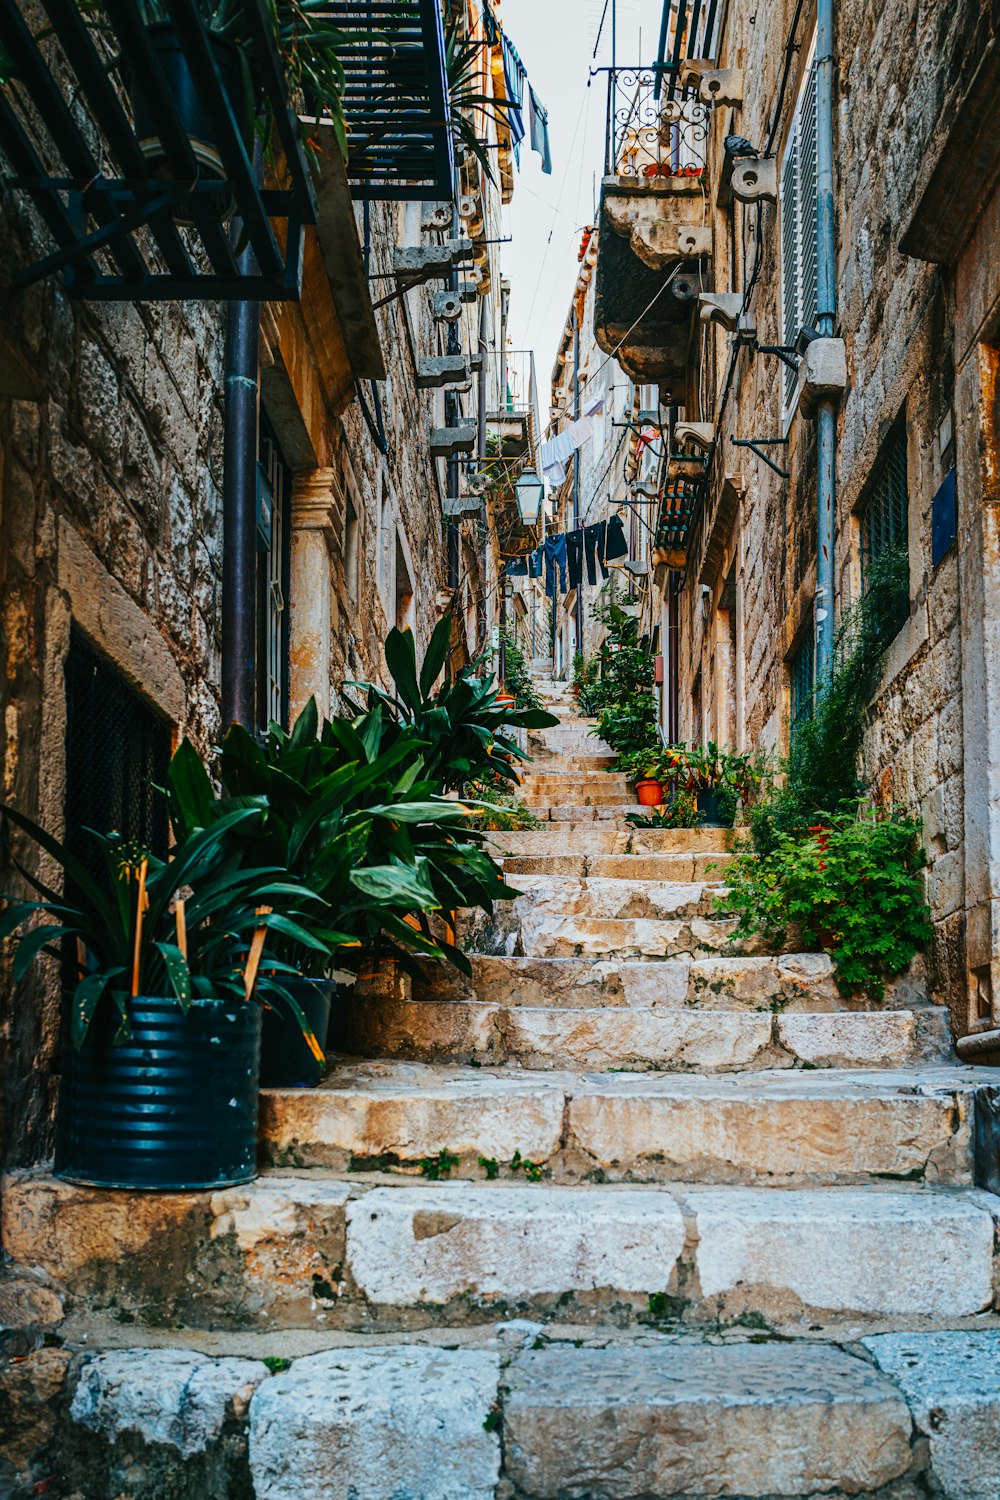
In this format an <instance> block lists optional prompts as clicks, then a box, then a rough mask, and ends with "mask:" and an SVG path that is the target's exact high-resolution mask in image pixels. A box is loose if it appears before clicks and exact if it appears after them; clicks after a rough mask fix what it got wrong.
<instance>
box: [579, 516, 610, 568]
mask: <svg viewBox="0 0 1000 1500" xmlns="http://www.w3.org/2000/svg"><path fill="white" fill-rule="evenodd" d="M607 530H608V523H607V522H606V521H598V522H597V524H596V525H594V526H585V527H584V528H583V547H584V553H585V555H586V559H587V582H588V583H589V584H596V582H597V565H598V563H600V565H601V573H602V575H603V576H604V577H605V578H607V577H608V576H609V574H608V568H607V564H606V563H605V561H604V545H605V541H606V538H607Z"/></svg>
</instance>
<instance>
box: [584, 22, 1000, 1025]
mask: <svg viewBox="0 0 1000 1500" xmlns="http://www.w3.org/2000/svg"><path fill="white" fill-rule="evenodd" d="M821 9H822V7H821ZM996 24H997V23H996V16H995V13H994V12H991V10H990V7H989V6H987V5H983V4H978V3H976V0H970V3H963V4H961V5H958V6H954V7H946V6H942V5H931V6H929V7H927V6H922V7H917V6H915V5H913V4H910V3H909V0H898V3H892V4H889V5H884V6H877V7H872V6H869V5H864V4H856V3H851V0H847V3H845V4H843V5H838V6H837V7H835V19H834V24H833V29H832V33H831V34H830V37H829V45H827V42H826V39H825V38H824V36H821V37H820V39H819V44H817V17H816V14H815V8H814V7H811V6H809V5H806V6H802V5H799V4H795V3H792V0H787V3H786V0H775V3H769V4H766V5H764V6H760V5H753V6H749V5H741V4H737V5H734V6H732V7H730V8H729V10H728V13H727V15H726V18H725V24H724V26H723V28H722V31H721V35H719V34H717V35H716V36H715V37H714V38H712V39H710V41H709V46H710V52H708V53H705V54H703V53H701V52H699V51H698V49H697V47H695V46H694V45H693V39H690V38H689V39H687V40H688V43H689V44H690V45H689V46H688V47H687V49H686V55H687V56H688V57H691V58H693V59H694V66H693V67H689V68H688V69H687V70H686V72H685V71H683V70H682V72H681V74H680V77H679V79H678V83H679V84H680V85H681V87H680V88H679V91H678V95H677V101H678V102H677V103H676V104H674V105H673V106H672V109H673V111H674V112H673V114H668V115H667V116H665V117H662V118H661V120H660V124H659V140H660V143H661V145H660V148H659V149H661V150H663V149H664V143H666V144H667V145H668V146H669V150H671V151H673V153H674V157H675V158H676V159H675V160H674V162H673V165H672V166H671V167H670V168H669V170H670V171H679V170H683V171H685V172H686V173H687V175H688V177H691V176H693V177H695V178H696V179H697V184H698V187H699V188H700V190H701V191H700V192H699V193H698V194H697V195H696V196H695V197H694V199H693V200H692V196H691V192H690V187H689V184H688V182H686V181H685V179H684V178H683V177H680V176H678V177H676V178H675V177H670V176H667V177H665V178H657V179H656V180H657V182H660V183H664V182H665V183H666V186H665V187H661V188H660V189H659V190H658V191H659V196H658V198H657V199H656V205H655V209H651V208H650V206H649V205H650V201H651V200H650V199H649V198H648V197H647V198H645V199H643V197H642V194H643V192H644V191H646V189H644V188H643V186H642V185H641V184H640V186H638V187H637V186H636V185H635V179H634V178H633V179H632V181H631V184H630V185H627V187H626V189H625V192H626V196H627V197H628V198H629V201H630V202H631V204H632V209H631V217H630V219H629V222H628V225H627V226H626V228H630V229H631V230H632V232H633V239H632V245H633V249H634V248H635V247H636V245H637V243H638V242H640V241H642V240H643V237H645V243H644V247H643V249H642V257H643V258H644V271H643V274H645V272H646V271H648V270H649V267H650V266H652V265H656V266H657V267H658V268H659V272H660V273H665V275H666V278H667V280H668V281H672V282H673V285H672V287H671V294H673V295H676V294H678V293H679V292H680V291H682V290H683V295H685V296H686V297H687V298H688V299H689V303H690V305H689V308H688V310H687V311H686V312H685V313H684V316H683V318H680V317H679V316H678V315H677V312H676V308H675V309H674V310H673V311H672V312H671V316H672V317H674V318H675V320H676V328H674V325H671V327H672V328H673V329H674V332H673V333H672V334H671V336H672V337H673V338H674V340H675V345H676V344H677V340H678V337H679V335H678V334H677V332H676V330H677V329H680V330H681V335H682V337H683V340H687V341H688V342H687V344H686V353H685V355H684V359H683V361H682V363H681V365H680V366H679V367H678V368H677V369H676V370H674V371H672V372H671V373H665V374H661V376H660V389H661V396H662V399H663V401H664V403H665V404H667V405H672V406H673V407H674V408H675V410H674V412H673V414H672V418H671V425H673V424H676V423H677V422H678V421H685V422H687V423H699V424H707V426H705V427H704V428H703V431H702V433H701V434H700V435H699V434H691V433H690V429H688V431H687V432H685V430H684V429H680V431H679V432H678V433H676V434H675V437H674V441H673V444H672V448H673V451H674V452H675V453H676V454H678V455H682V454H688V455H691V456H692V457H701V456H702V455H704V456H705V457H706V459H707V462H708V470H707V480H706V482H705V484H704V486H703V488H702V490H701V493H700V494H699V495H698V496H697V498H695V499H694V500H693V501H692V503H691V504H690V507H689V511H690V514H689V517H688V530H687V536H686V540H685V542H684V544H683V547H682V549H681V551H680V552H679V554H677V555H676V556H669V555H668V554H667V553H662V554H661V553H658V554H657V557H658V560H660V559H662V560H661V561H660V565H659V566H657V567H656V570H655V580H656V581H655V588H654V591H653V593H652V595H651V598H650V604H649V615H648V619H649V623H650V626H651V627H652V626H654V625H655V624H656V623H661V624H662V625H663V638H664V640H665V641H666V640H667V635H668V631H667V621H668V618H669V615H670V608H671V596H672V594H675V595H676V605H675V609H676V617H675V618H676V636H675V640H676V645H675V649H674V652H673V656H674V665H673V674H674V682H675V690H676V693H677V713H678V717H679V723H678V724H677V726H676V728H677V732H678V733H679V736H680V737H681V738H685V739H689V740H690V739H695V740H698V741H702V742H704V741H707V740H708V739H710V738H714V739H716V740H718V741H720V742H721V743H722V744H724V745H730V746H733V747H735V748H739V749H744V748H751V747H754V746H761V747H764V748H766V749H770V750H776V751H778V752H782V753H784V752H787V749H788V746H789V740H790V734H791V733H792V732H793V726H794V722H795V719H796V716H797V714H798V713H800V712H802V711H803V710H804V709H805V710H806V711H808V703H809V702H810V701H811V696H812V693H813V691H814V683H815V678H816V639H817V635H816V632H817V626H818V625H822V623H823V620H824V614H825V613H826V612H827V605H828V601H826V600H825V599H824V597H823V594H822V592H820V594H819V597H817V591H818V588H819V589H820V590H822V584H823V579H822V578H820V579H819V580H818V579H817V555H818V546H819V543H818V525H819V517H818V506H819V504H820V503H821V502H820V501H819V500H818V490H820V489H821V486H820V479H819V475H820V469H821V457H820V453H819V438H818V426H819V423H818V421H817V400H818V399H823V398H824V397H826V398H828V399H830V400H831V402H832V408H833V410H834V411H835V427H834V428H833V431H834V432H835V442H834V449H833V469H834V474H835V510H834V545H833V553H832V574H833V600H832V615H833V619H834V621H835V622H836V621H840V620H842V619H843V618H844V611H845V610H846V609H847V608H848V607H849V605H850V604H851V601H852V600H855V599H856V598H857V597H858V595H859V592H860V590H861V589H862V588H863V587H864V568H865V566H866V564H867V562H868V560H871V559H874V558H876V557H877V556H878V555H879V554H880V552H884V551H885V550H886V548H887V547H889V546H890V545H892V546H897V545H898V546H900V547H901V548H902V549H904V551H905V553H906V555H907V556H908V563H909V586H908V599H907V601H906V606H905V607H904V608H903V609H902V611H901V615H900V627H899V631H898V634H897V635H896V637H895V639H894V640H893V642H892V644H891V646H890V647H889V649H888V651H887V653H886V656H885V660H884V671H883V677H882V681H881V684H880V686H879V689H878V692H877V694H876V696H875V699H874V701H873V703H872V705H871V711H870V727H869V731H868V734H867V738H866V744H865V752H864V771H865V776H866V779H867V780H868V781H869V782H870V783H871V784H872V786H873V787H874V788H875V789H876V792H877V795H878V796H879V797H880V798H881V799H882V800H883V801H884V802H885V803H896V804H898V805H901V806H903V807H905V808H907V809H908V810H910V811H911V812H915V813H918V814H919V815H920V817H921V818H922V819H923V824H924V839H925V842H926V846H927V849H928V853H929V856H930V868H929V877H928V882H929V884H928V889H929V899H930V903H931V908H932V913H933V920H934V931H935V938H934V943H933V947H932V952H931V955H930V971H931V982H932V987H933V991H934V994H935V996H936V998H937V999H939V1000H940V1001H942V1002H946V1003H948V1004H949V1005H950V1006H951V1008H952V1014H953V1019H954V1023H955V1026H956V1030H957V1033H958V1034H959V1035H963V1034H965V1033H968V1032H969V1031H970V1030H981V1029H986V1030H988V1029H989V1028H990V1027H991V1026H993V1025H994V1024H995V1020H996V1006H997V1005H998V1004H1000V923H998V920H997V911H996V899H995V895H994V892H995V890H996V888H997V857H998V849H997V837H998V835H997V831H996V828H995V826H994V825H995V824H996V816H997V815H996V808H997V806H998V805H1000V786H998V784H997V774H998V773H997V763H998V753H1000V752H998V744H1000V742H998V740H997V735H996V730H995V725H994V722H993V720H994V717H995V710H994V708H993V702H994V700H995V698H996V696H997V693H996V688H997V680H996V670H997V667H996V652H995V645H994V641H995V636H996V626H995V620H994V616H995V613H996V604H995V599H996V596H997V589H996V581H997V580H996V572H997V563H996V543H995V540H994V537H993V532H994V529H995V528H994V519H993V518H994V511H995V500H996V489H997V480H996V474H997V452H998V441H1000V427H998V420H1000V419H998V416H997V405H996V369H997V363H998V354H997V349H998V338H1000V332H998V330H1000V252H998V249H997V246H998V244H1000V237H998V233H997V223H998V219H997V216H998V214H1000V207H998V202H1000V199H998V196H997V178H998V174H1000V154H998V153H997V150H996V145H995V141H996V133H995V130H992V128H991V126H990V123H989V122H990V121H991V120H993V119H994V117H995V114H996V110H997V103H996V100H997V97H998V93H1000V90H998V85H997V64H996V61H995V59H996V55H997V36H996ZM680 55H681V56H682V57H683V56H684V55H685V49H681V53H680ZM824 76H825V77H827V78H829V79H830V80H831V84H832V90H833V102H832V162H831V164H830V165H831V168H832V209H833V219H834V226H835V252H834V260H833V285H832V291H833V303H834V305H833V307H832V309H831V308H829V307H827V308H823V307H821V306H820V302H821V299H822V294H823V289H822V286H821V285H817V255H818V253H820V248H821V247H819V246H818V233H819V231H818V229H817V202H818V200H819V199H820V198H822V196H823V190H824V185H825V179H824V177H823V161H822V150H823V141H822V138H821V131H820V130H819V126H821V123H822V116H823V109H824V105H823V79H824ZM817 89H818V97H817ZM692 101H693V105H692ZM692 108H693V109H694V110H696V111H697V110H699V109H701V110H702V116H701V118H702V121H703V128H699V129H698V130H697V131H689V130H688V128H687V123H686V121H687V120H690V118H691V117H692V116H691V114H690V111H691V109H692ZM685 112H688V113H687V114H685ZM679 120H680V121H681V123H678V121H679ZM653 134H654V135H655V134H656V131H655V129H654V132H653ZM727 137H730V138H732V137H739V138H741V139H738V140H736V141H735V142H733V141H732V140H731V141H730V147H729V149H728V150H727V148H726V144H725V143H726V138H727ZM692 140H694V144H692ZM670 142H672V143H673V144H672V145H669V143H670ZM817 142H819V144H818V145H817ZM655 149H656V148H655V147H654V152H655ZM817 152H819V153H820V159H819V161H817ZM678 153H679V154H678ZM681 157H683V162H682V161H681V159H680V158H681ZM817 168H818V169H819V170H818V171H817ZM748 172H749V173H750V174H751V175H750V177H747V175H746V173H748ZM621 183H622V179H620V178H616V177H612V178H611V179H606V180H605V189H606V195H605V201H606V204H607V203H608V202H609V201H610V200H609V194H610V193H611V192H615V193H619V192H621V191H622V188H621ZM692 201H693V202H694V204H695V208H694V209H692V207H691V204H692ZM636 204H638V209H636ZM644 215H645V218H644V217H643V216H644ZM606 217H607V212H605V215H604V217H602V233H603V232H604V231H605V223H604V219H605V218H606ZM637 226H638V227H637ZM678 228H680V229H681V230H682V231H684V233H685V234H687V235H688V239H687V240H686V241H685V240H684V239H682V240H681V244H685V243H686V244H687V247H688V249H690V248H691V247H697V248H698V249H699V250H700V252H701V253H699V254H698V255H697V256H695V257H693V258H692V257H691V256H690V255H687V256H686V257H685V256H682V255H680V254H679V253H678V250H677V243H678V242H677V233H678ZM621 232H622V227H621V223H620V222H619V225H618V235H619V236H620V235H621ZM698 236H701V237H702V238H701V239H700V240H699V239H698ZM671 237H673V238H671ZM668 242H669V246H670V248H671V249H672V252H673V253H672V254H671V253H665V252H664V245H666V244H668ZM820 274H821V273H820ZM599 279H600V271H599V273H598V280H599ZM685 283H687V284H688V285H685ZM702 293H708V294H714V295H715V296H717V297H720V298H721V301H719V302H718V303H716V304H714V305H713V304H712V302H711V300H709V301H706V300H705V298H704V297H701V300H699V295H700V294H702ZM666 300H668V298H666V297H665V298H664V301H666ZM662 305H663V303H660V304H659V306H661V307H662ZM824 311H826V312H832V319H831V325H830V326H829V327H826V328H823V327H821V326H820V325H821V323H822V316H821V315H822V313H823V312H824ZM649 316H650V317H651V316H652V315H649ZM605 322H607V319H605ZM803 327H805V328H806V329H807V330H808V331H807V333H806V334H805V335H804V337H803V336H801V335H800V329H801V328H803ZM642 332H643V325H642V322H641V321H640V324H639V328H638V331H637V332H634V333H633V335H632V341H633V342H636V343H638V342H640V341H641V340H640V335H641V334H642ZM817 332H819V333H821V334H824V333H825V334H830V335H832V336H833V337H832V338H831V339H830V341H829V343H828V344H826V345H824V346H823V347H822V349H820V346H816V347H814V349H813V352H812V354H810V355H808V357H804V356H803V351H804V350H805V344H806V341H807V340H808V339H809V338H810V337H811V336H812V335H813V334H815V333H817ZM797 338H798V349H797V350H795V345H796V341H797ZM837 339H839V340H842V341H843V344H842V351H841V352H842V355H843V357H844V365H845V369H844V370H843V371H842V372H841V371H840V370H839V369H836V368H833V367H831V366H829V365H827V366H823V365H821V364H819V363H817V362H816V361H817V360H818V357H819V354H822V356H823V358H824V359H825V358H826V356H827V355H828V354H829V355H830V356H831V357H832V358H833V360H834V365H836V364H837V363H838V362H839V358H840V354H839V353H838V350H837V349H835V348H834V344H835V341H836V340H837ZM657 340H659V348H660V350H661V352H662V350H663V349H664V348H666V347H668V345H667V339H666V336H665V335H664V333H663V330H662V328H660V329H659V330H654V336H653V337H652V339H651V340H650V342H651V344H653V345H656V344H657ZM757 345H762V346H770V349H771V350H772V351H773V350H774V349H775V346H781V350H782V352H783V353H786V354H787V355H788V356H789V360H790V362H791V366H792V367H793V368H790V367H789V360H785V361H783V360H782V359H781V357H780V354H779V353H777V352H766V351H765V350H764V349H762V348H757V347H756V346H757ZM628 356H631V358H632V360H633V363H634V361H635V360H636V358H637V357H638V356H637V355H636V351H635V350H634V349H630V348H629V347H626V349H625V350H624V351H623V357H628ZM800 356H803V357H802V358H801V363H800V362H799V361H800ZM796 365H798V373H796V372H795V369H794V366H796ZM626 367H627V366H626ZM831 371H832V373H831ZM810 382H813V384H810ZM748 442H755V443H756V444H757V449H756V451H755V450H754V449H752V448H749V447H747V446H746V444H747V443H748ZM768 459H769V460H771V463H772V464H773V465H774V467H772V466H769V464H768V462H767V461H766V460H768ZM776 470H781V471H783V472H782V473H779V472H776ZM666 477H667V476H666V472H665V470H664V471H661V479H666ZM669 482H670V481H669V480H667V483H668V486H669ZM822 493H826V492H825V490H822ZM828 618H829V614H828V613H827V619H828ZM820 647H821V649H822V638H821V640H820ZM669 681H670V663H669V662H668V671H667V673H666V678H665V683H664V688H663V722H664V727H665V728H666V727H667V717H668V705H667V696H668V691H669Z"/></svg>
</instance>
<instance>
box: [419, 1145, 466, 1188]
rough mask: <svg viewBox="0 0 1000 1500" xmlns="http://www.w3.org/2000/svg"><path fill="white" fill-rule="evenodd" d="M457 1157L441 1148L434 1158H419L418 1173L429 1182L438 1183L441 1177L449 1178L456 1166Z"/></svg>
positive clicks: (445, 1148)
mask: <svg viewBox="0 0 1000 1500" xmlns="http://www.w3.org/2000/svg"><path fill="white" fill-rule="evenodd" d="M458 1161H459V1159H458V1157H457V1156H456V1155H455V1154H454V1152H452V1151H449V1150H448V1149H447V1147H444V1146H443V1147H442V1148H441V1150H440V1151H439V1152H438V1153H437V1155H436V1156H425V1157H422V1158H421V1162H420V1171H421V1173H422V1174H423V1176H424V1177H426V1178H428V1179H429V1180H430V1181H431V1182H438V1181H440V1179H441V1178H442V1177H450V1176H451V1174H452V1172H453V1171H454V1170H455V1168H456V1167H457V1166H458Z"/></svg>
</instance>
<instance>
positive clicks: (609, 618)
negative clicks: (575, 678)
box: [587, 601, 660, 754]
mask: <svg viewBox="0 0 1000 1500" xmlns="http://www.w3.org/2000/svg"><path fill="white" fill-rule="evenodd" d="M595 615H596V617H597V619H598V620H599V621H600V622H601V623H602V624H603V625H604V627H605V630H606V632H607V634H606V636H605V639H604V641H603V642H602V644H601V648H600V652H599V665H600V675H599V677H597V676H595V680H594V681H593V682H592V683H591V684H590V685H589V687H588V693H587V700H588V705H589V707H590V709H591V711H592V712H594V713H596V714H597V715H598V723H597V726H596V728H595V729H594V730H592V731H591V732H592V733H593V734H596V735H599V736H600V738H601V739H603V740H605V741H606V742H607V743H608V744H609V745H610V746H611V748H612V750H614V751H615V752H616V753H617V754H621V753H623V752H625V751H629V750H631V751H637V750H645V749H655V748H656V747H658V745H659V743H660V736H659V730H658V729H657V723H656V719H657V706H656V697H655V695H654V693H653V669H654V659H653V655H652V652H651V651H650V650H649V647H648V644H647V643H646V642H645V641H644V640H643V639H642V638H641V637H640V635H639V622H638V620H637V619H636V618H635V616H633V615H630V614H628V613H627V612H626V611H625V610H623V609H621V608H620V606H619V605H617V604H615V603H614V602H613V601H612V602H611V603H609V604H604V605H598V606H597V608H596V609H595Z"/></svg>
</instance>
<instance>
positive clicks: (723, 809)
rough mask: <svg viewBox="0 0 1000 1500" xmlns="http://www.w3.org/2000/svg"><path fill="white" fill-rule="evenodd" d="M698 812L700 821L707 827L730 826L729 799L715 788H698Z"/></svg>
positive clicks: (731, 822)
mask: <svg viewBox="0 0 1000 1500" xmlns="http://www.w3.org/2000/svg"><path fill="white" fill-rule="evenodd" d="M698 812H699V814H700V815H701V821H702V823H703V824H706V825H707V826H708V827H709V828H732V826H733V814H732V811H731V810H730V807H729V799H728V798H726V797H724V796H723V794H722V793H721V792H719V791H718V790H717V789H716V788H714V787H713V788H712V789H711V790H709V789H707V788H706V787H700V788H699V790H698Z"/></svg>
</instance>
